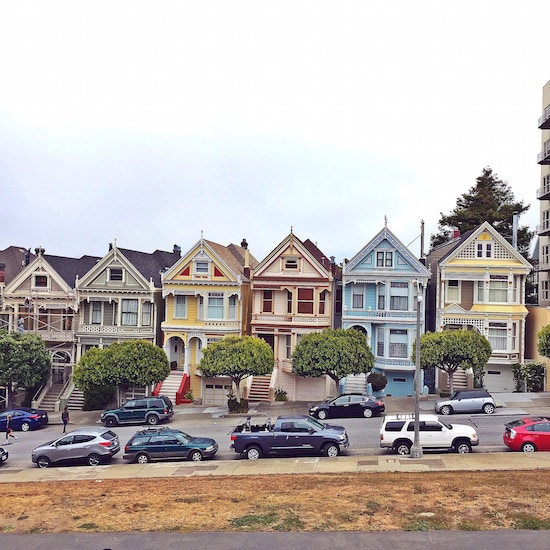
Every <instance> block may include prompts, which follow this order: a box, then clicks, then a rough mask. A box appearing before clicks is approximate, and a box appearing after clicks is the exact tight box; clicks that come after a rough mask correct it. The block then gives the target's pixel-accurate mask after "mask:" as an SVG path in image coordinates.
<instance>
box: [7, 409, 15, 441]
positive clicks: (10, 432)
mask: <svg viewBox="0 0 550 550" xmlns="http://www.w3.org/2000/svg"><path fill="white" fill-rule="evenodd" d="M10 423H11V414H8V417H7V418H6V443H5V445H9V443H10V441H9V438H10V437H13V439H15V441H17V436H16V435H15V434H14V433H13V429H12V427H11V426H10Z"/></svg>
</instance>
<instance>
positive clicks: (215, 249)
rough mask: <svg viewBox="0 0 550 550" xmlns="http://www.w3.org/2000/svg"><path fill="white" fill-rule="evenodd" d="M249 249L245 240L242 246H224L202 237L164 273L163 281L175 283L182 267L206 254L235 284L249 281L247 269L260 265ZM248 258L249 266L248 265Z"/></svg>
mask: <svg viewBox="0 0 550 550" xmlns="http://www.w3.org/2000/svg"><path fill="white" fill-rule="evenodd" d="M243 245H244V246H243ZM247 249H248V245H247V243H246V241H245V240H243V242H242V243H241V246H239V245H236V244H229V245H227V246H224V245H223V244H219V243H216V242H214V241H209V240H207V239H204V238H203V237H201V238H200V239H199V240H198V241H197V242H196V243H195V244H194V245H193V246H192V247H191V248H190V249H189V250H188V251H187V252H185V253H184V254H182V255H181V257H180V258H178V261H177V262H175V263H174V264H173V265H172V266H170V269H168V270H167V271H166V272H165V273H163V276H162V280H163V282H167V281H173V280H174V278H175V277H177V276H178V274H179V273H180V270H181V269H182V267H184V265H185V264H188V263H189V262H190V261H192V260H193V258H196V256H197V254H201V255H202V254H206V255H207V256H208V257H209V258H210V259H211V260H212V261H213V262H214V264H218V267H219V268H220V269H223V270H225V271H228V272H229V274H230V275H229V279H230V280H234V281H235V282H237V281H238V280H241V281H248V280H249V277H248V272H247V270H246V268H254V267H255V266H256V265H257V264H258V260H256V258H254V256H252V254H250V252H248V254H247ZM247 256H248V265H246V262H247ZM205 282H206V281H205Z"/></svg>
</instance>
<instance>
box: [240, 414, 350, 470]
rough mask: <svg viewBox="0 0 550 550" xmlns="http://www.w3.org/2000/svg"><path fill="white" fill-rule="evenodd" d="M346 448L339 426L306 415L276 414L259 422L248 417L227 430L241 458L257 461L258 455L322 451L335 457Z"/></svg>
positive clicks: (343, 434) (346, 437)
mask: <svg viewBox="0 0 550 550" xmlns="http://www.w3.org/2000/svg"><path fill="white" fill-rule="evenodd" d="M348 447H349V438H348V434H347V432H346V429H345V428H344V427H343V426H331V425H329V424H323V423H322V422H319V421H318V420H315V418H312V417H311V416H308V415H306V414H299V415H292V416H279V417H277V419H276V420H275V422H274V423H272V422H271V418H268V419H267V422H265V423H262V424H252V422H251V417H250V416H249V417H248V418H247V419H246V422H243V423H242V424H239V425H238V426H236V427H235V429H234V430H233V432H232V433H231V448H232V449H233V450H234V451H235V452H236V453H238V454H240V455H241V456H242V457H246V458H248V459H249V460H257V459H258V458H261V457H262V456H268V455H276V454H279V455H286V456H302V455H304V454H322V455H324V456H328V457H330V458H334V457H337V456H338V455H339V454H340V451H342V450H344V451H345V450H346V449H347V448H348Z"/></svg>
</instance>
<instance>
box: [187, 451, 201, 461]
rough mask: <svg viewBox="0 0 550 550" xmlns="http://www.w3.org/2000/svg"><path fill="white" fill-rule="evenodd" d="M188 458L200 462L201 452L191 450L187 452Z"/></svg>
mask: <svg viewBox="0 0 550 550" xmlns="http://www.w3.org/2000/svg"><path fill="white" fill-rule="evenodd" d="M189 460H192V461H193V462H200V461H201V460H202V453H201V452H200V451H199V450H196V451H191V452H190V453H189Z"/></svg>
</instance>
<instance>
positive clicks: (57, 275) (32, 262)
mask: <svg viewBox="0 0 550 550" xmlns="http://www.w3.org/2000/svg"><path fill="white" fill-rule="evenodd" d="M10 248H15V247H10ZM4 252H6V251H4ZM11 252H13V250H12V251H11ZM21 253H22V261H21V263H20V264H19V265H18V266H11V267H12V268H14V269H12V270H11V271H10V270H9V269H8V265H7V264H5V263H4V262H2V264H3V265H5V270H4V277H3V278H4V286H3V287H2V328H4V329H6V330H8V331H11V332H30V333H35V334H38V335H39V336H40V337H41V338H42V339H43V340H44V342H45V344H46V348H47V349H48V351H49V353H50V355H51V361H52V370H51V375H50V377H49V380H48V382H47V384H46V386H44V388H43V394H44V395H45V394H46V393H47V391H48V390H49V389H50V388H56V391H58V392H61V391H62V389H63V388H64V387H65V386H66V385H67V383H69V381H70V379H71V377H72V373H73V369H74V366H75V364H76V362H77V348H76V331H77V327H78V297H77V294H76V292H75V281H76V280H77V279H78V276H79V275H81V274H83V273H85V272H86V271H87V270H88V269H89V268H90V267H91V266H92V265H93V264H94V263H95V262H96V261H97V259H98V258H94V257H91V256H83V257H82V258H79V259H77V258H67V257H61V256H52V255H47V254H46V253H45V249H44V248H41V247H40V248H36V249H35V254H31V253H30V250H25V251H24V252H23V251H21ZM3 256H4V257H6V255H4V254H3ZM7 256H9V254H7ZM7 261H8V262H9V259H8V260H7ZM12 262H13V256H12ZM6 274H7V276H6Z"/></svg>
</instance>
